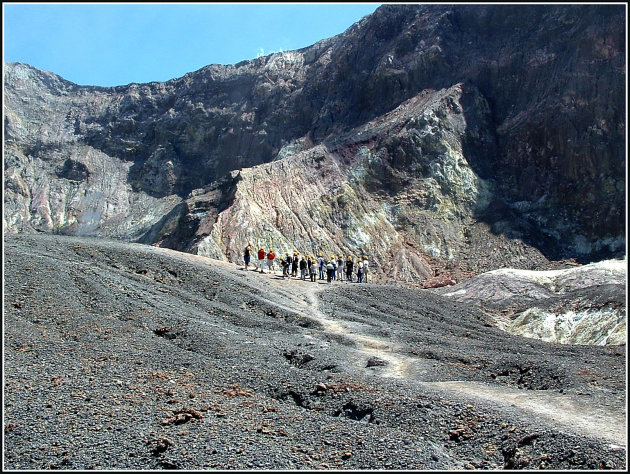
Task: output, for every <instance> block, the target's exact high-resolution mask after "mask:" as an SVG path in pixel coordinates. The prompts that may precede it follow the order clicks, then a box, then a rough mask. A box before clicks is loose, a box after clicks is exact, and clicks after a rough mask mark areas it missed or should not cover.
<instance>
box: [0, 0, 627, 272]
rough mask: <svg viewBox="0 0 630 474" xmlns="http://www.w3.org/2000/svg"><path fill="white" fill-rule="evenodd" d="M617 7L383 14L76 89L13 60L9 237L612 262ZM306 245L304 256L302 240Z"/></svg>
mask: <svg viewBox="0 0 630 474" xmlns="http://www.w3.org/2000/svg"><path fill="white" fill-rule="evenodd" d="M625 22H626V18H625V11H624V8H623V6H621V5H384V6H382V7H380V8H379V9H378V10H377V11H376V12H375V13H374V14H372V15H370V16H367V17H365V18H364V19H362V20H361V21H359V22H357V23H356V24H355V25H353V26H352V27H351V28H349V29H348V30H347V31H346V32H344V33H343V34H341V35H338V36H336V37H333V38H328V39H325V40H323V41H321V42H319V43H317V44H315V45H313V46H310V47H308V48H304V49H301V50H297V51H289V52H285V53H277V54H273V55H270V56H265V57H262V58H257V59H255V60H251V61H243V62H241V63H238V64H235V65H210V66H207V67H205V68H203V69H200V70H198V71H195V72H191V73H189V74H186V75H185V76H184V77H181V78H177V79H173V80H171V81H167V82H163V83H158V82H152V83H148V84H129V85H126V86H119V87H112V88H103V87H90V86H79V85H76V84H73V83H71V82H68V81H66V80H64V79H62V78H60V77H59V76H57V75H55V74H52V73H49V72H45V71H39V70H37V69H34V68H32V67H30V66H28V65H24V64H11V63H9V64H5V74H4V96H5V103H4V132H5V140H4V158H5V161H4V179H5V187H4V189H5V212H4V215H3V226H4V228H5V230H6V231H9V232H31V231H35V230H37V231H45V232H60V233H68V234H80V235H100V236H107V237H114V238H121V239H126V240H138V241H142V242H145V243H152V244H157V245H164V246H168V247H170V248H176V249H180V250H185V251H191V252H196V253H200V254H204V255H209V256H213V257H216V258H227V259H228V260H231V261H238V260H239V259H240V251H241V247H242V246H243V245H244V244H245V243H246V242H247V241H249V240H252V239H253V240H256V244H261V245H263V244H264V245H265V246H270V245H273V246H276V247H278V250H280V251H285V250H287V251H289V250H293V249H294V248H295V249H298V250H300V251H302V252H307V253H315V252H319V251H323V252H326V253H328V252H330V253H334V254H337V253H343V254H344V255H347V254H353V255H361V254H365V255H370V256H371V257H375V258H374V260H375V270H376V275H377V276H378V277H380V278H382V279H386V280H391V279H401V280H406V281H417V282H421V281H424V280H427V279H429V278H431V277H434V276H435V274H436V273H440V272H442V273H444V272H446V273H450V274H451V275H453V276H457V277H459V278H463V277H466V276H467V275H470V274H472V273H477V272H480V271H486V270H491V269H493V268H498V267H500V266H506V265H510V266H514V267H518V268H537V267H540V266H544V265H545V264H547V263H548V260H550V259H562V258H576V259H578V260H584V261H591V260H596V259H601V258H610V257H617V256H619V255H620V254H621V253H623V252H624V251H625V215H626V209H625V186H626V184H625V173H626V164H625V116H624V111H625V103H626V97H625V73H626V71H625V66H626V65H625V47H626V45H625V26H626V25H625ZM298 247H299V248H298Z"/></svg>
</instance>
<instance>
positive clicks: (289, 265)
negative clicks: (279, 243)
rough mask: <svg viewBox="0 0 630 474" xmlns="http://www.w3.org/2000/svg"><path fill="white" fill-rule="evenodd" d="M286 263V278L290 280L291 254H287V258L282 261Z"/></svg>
mask: <svg viewBox="0 0 630 474" xmlns="http://www.w3.org/2000/svg"><path fill="white" fill-rule="evenodd" d="M284 260H285V261H286V262H287V276H288V277H289V278H291V266H292V265H293V259H292V258H291V254H290V253H289V252H287V256H286V258H285V259H284Z"/></svg>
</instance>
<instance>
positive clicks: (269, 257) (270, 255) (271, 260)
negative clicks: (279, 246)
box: [267, 249, 276, 273]
mask: <svg viewBox="0 0 630 474" xmlns="http://www.w3.org/2000/svg"><path fill="white" fill-rule="evenodd" d="M274 258H276V254H275V253H273V249H269V253H268V254H267V266H268V267H269V273H271V272H275V271H276V266H275V263H274Z"/></svg>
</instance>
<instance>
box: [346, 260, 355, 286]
mask: <svg viewBox="0 0 630 474" xmlns="http://www.w3.org/2000/svg"><path fill="white" fill-rule="evenodd" d="M353 268H354V262H353V261H352V257H351V256H348V260H347V261H346V280H348V281H349V282H352V270H353Z"/></svg>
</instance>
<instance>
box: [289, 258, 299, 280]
mask: <svg viewBox="0 0 630 474" xmlns="http://www.w3.org/2000/svg"><path fill="white" fill-rule="evenodd" d="M299 262H300V258H299V256H298V253H297V252H293V261H292V262H291V276H294V277H296V276H297V271H298V263H299Z"/></svg>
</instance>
